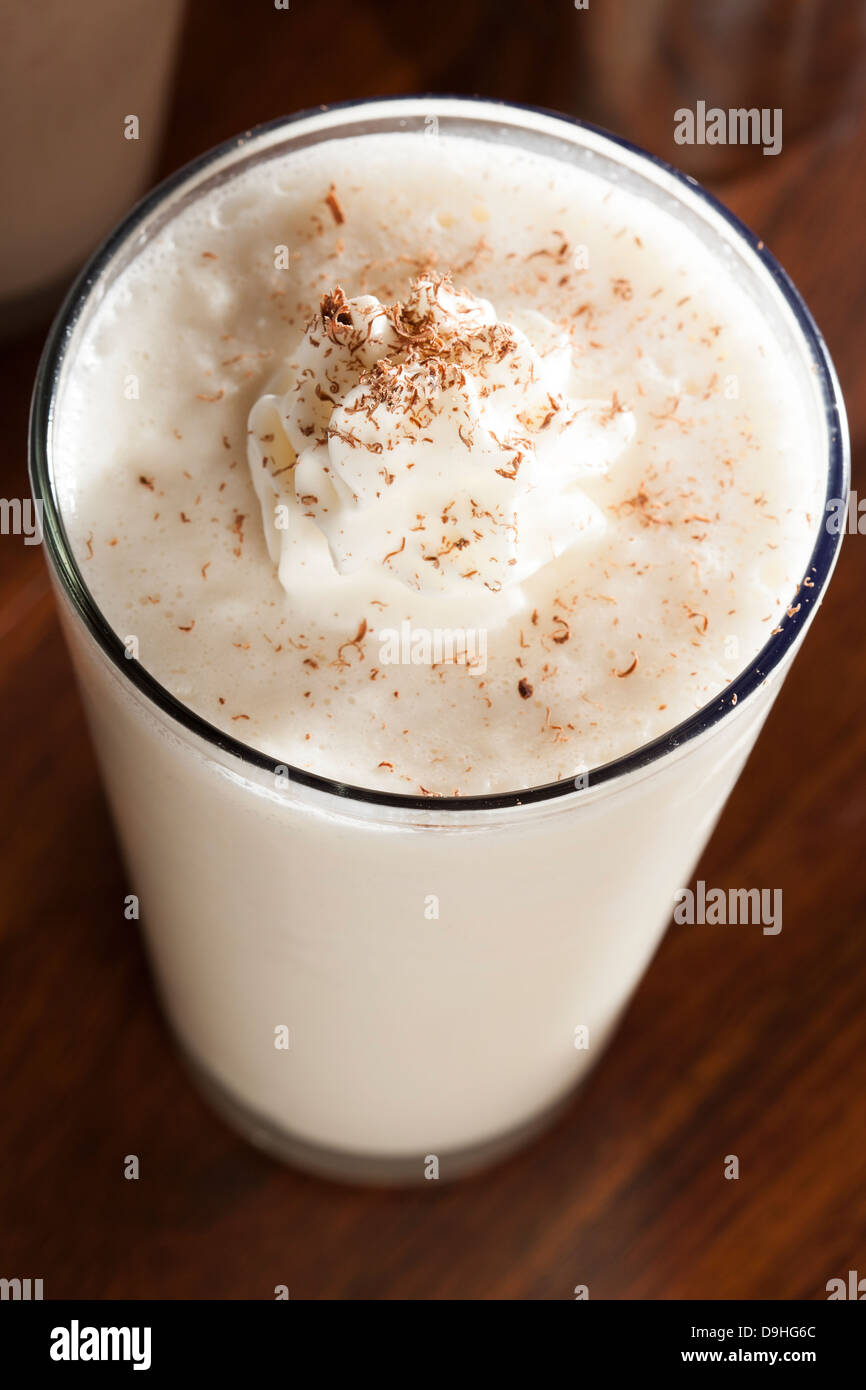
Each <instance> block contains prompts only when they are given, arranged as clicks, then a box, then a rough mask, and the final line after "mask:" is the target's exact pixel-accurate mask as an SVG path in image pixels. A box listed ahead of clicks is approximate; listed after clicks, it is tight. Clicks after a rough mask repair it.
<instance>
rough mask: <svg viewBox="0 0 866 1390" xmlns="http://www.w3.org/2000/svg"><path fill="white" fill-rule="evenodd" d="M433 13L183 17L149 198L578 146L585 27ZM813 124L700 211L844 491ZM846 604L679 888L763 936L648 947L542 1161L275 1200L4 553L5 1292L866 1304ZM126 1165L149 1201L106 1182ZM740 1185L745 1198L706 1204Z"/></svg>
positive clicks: (27, 588)
mask: <svg viewBox="0 0 866 1390" xmlns="http://www.w3.org/2000/svg"><path fill="white" fill-rule="evenodd" d="M419 8H422V9H423V8H426V7H419ZM449 15H450V19H449V25H448V28H447V32H443V30H442V28H441V27H440V26H434V28H433V32H432V33H429V34H428V37H427V40H426V41H425V42H423V43H421V33H420V29H419V27H418V20H417V19H416V18H414V17H413V7H411V6H406V5H404V4H399V5H398V4H396V3H395V4H386V5H378V6H374V5H371V4H370V5H368V4H364V3H360V0H353V3H348V2H346V3H344V2H343V0H329V3H328V4H307V5H302V4H300V3H298V4H297V5H296V4H294V3H293V4H292V8H291V10H290V11H289V13H288V14H284V13H277V12H276V11H274V10H273V9H272V8H271V7H269V6H268V5H267V4H265V3H261V4H257V5H254V6H253V5H243V4H240V3H237V4H230V3H227V2H226V0H220V3H207V4H205V3H201V4H196V5H194V6H193V9H192V12H191V16H190V20H189V24H188V27H187V32H186V38H185V43H184V48H183V53H182V57H181V61H180V66H179V74H178V77H179V80H178V87H177V95H176V99H175V103H174V109H173V114H172V118H171V121H170V129H169V134H168V138H167V143H166V148H165V153H164V157H163V161H162V167H163V172H167V171H169V170H170V169H172V168H175V167H176V166H177V165H178V164H180V163H182V162H183V161H185V160H186V159H188V158H190V157H191V156H193V155H195V154H197V153H199V152H200V151H201V150H202V149H203V148H205V147H206V146H209V145H212V144H214V143H215V142H216V141H218V140H220V139H222V138H224V137H227V136H229V135H231V134H233V133H235V132H236V131H238V130H240V129H243V128H245V127H247V126H249V125H251V124H254V123H256V122H258V121H261V120H265V119H269V118H272V117H274V116H277V115H280V114H283V113H284V112H286V111H288V110H291V109H294V108H298V107H303V106H311V105H314V104H316V103H318V102H320V101H321V102H324V101H331V100H338V99H345V98H347V97H352V96H362V95H368V94H375V93H386V92H400V91H411V90H425V89H426V90H454V89H464V90H466V89H468V90H471V89H481V90H483V91H485V92H488V93H491V94H495V95H499V96H507V97H513V98H515V99H518V100H525V101H532V102H536V103H538V104H540V105H557V104H559V105H567V106H569V109H571V110H572V111H573V112H574V113H575V114H581V105H580V99H579V93H576V92H572V91H571V90H570V88H569V83H568V76H569V71H570V69H569V66H568V64H569V61H570V59H569V57H568V53H567V52H564V51H563V50H564V49H565V44H564V41H563V40H562V28H561V26H562V25H563V24H564V23H565V22H566V20H567V21H568V22H569V23H571V22H575V23H578V24H580V23H588V22H592V21H591V11H590V14H589V15H575V14H573V13H571V11H570V7H569V6H568V5H566V4H563V5H561V6H558V7H553V9H552V10H550V9H547V8H545V7H540V8H539V7H536V6H532V7H530V6H527V7H526V8H525V10H524V9H523V8H522V7H520V6H513V5H512V6H508V5H503V4H501V3H497V4H495V5H490V4H484V3H475V0H469V3H464V4H462V5H460V6H456V7H453V10H449ZM539 15H541V16H542V18H539ZM521 26H522V27H521ZM428 28H429V25H428ZM558 36H559V37H558ZM419 45H420V46H419ZM575 61H576V60H575ZM660 61H661V58H660ZM821 114H822V113H820V112H818V113H817V115H816V119H815V120H814V121H813V122H812V124H811V125H810V126H809V127H808V128H807V129H805V130H800V131H798V132H797V137H796V139H795V140H794V141H793V142H792V143H791V144H790V145H787V144H786V147H785V149H784V151H783V153H782V154H781V155H780V156H779V157H778V158H777V159H774V160H766V159H765V160H761V159H759V160H758V161H757V162H754V161H753V162H752V163H751V164H750V165H749V166H748V167H746V168H745V169H744V170H743V171H742V172H741V173H740V174H739V175H738V176H737V177H736V178H734V179H733V180H732V181H728V182H727V183H726V184H725V187H724V196H725V198H726V199H727V201H728V202H729V203H730V204H731V206H732V207H733V208H734V209H735V211H737V212H738V213H739V214H740V215H741V216H743V217H744V218H745V219H746V220H747V221H748V222H749V223H751V224H752V225H753V226H755V227H756V229H759V230H760V231H761V232H762V234H763V235H764V236H765V237H766V240H767V241H768V243H769V244H770V246H771V247H772V248H773V250H774V251H775V252H776V253H777V255H778V256H779V258H780V259H781V261H782V262H783V264H784V265H785V266H786V267H787V268H788V270H789V271H790V272H791V273H792V275H793V276H794V278H795V280H796V281H797V283H798V284H799V286H800V287H801V289H802V290H803V292H804V294H805V295H806V298H807V300H808V301H809V303H810V305H811V307H812V309H813V311H814V313H815V314H816V317H817V319H818V321H819V323H820V324H821V326H822V328H823V329H824V332H825V334H826V336H827V339H828V342H829V346H830V349H831V352H832V353H833V354H834V356H835V360H836V363H837V366H838V368H839V372H840V375H841V379H842V384H843V388H844V391H845V395H846V398H847V401H848V406H849V411H850V418H851V428H852V435H853V440H854V445H855V486H856V485H857V479H858V473H859V468H860V457H859V455H860V445H861V443H862V440H863V436H864V431H866V354H864V350H863V331H862V326H863V322H864V319H866V265H864V256H863V231H862V229H863V226H864V223H866V180H864V175H863V172H862V171H863V167H864V161H866V121H864V119H863V115H862V112H859V111H857V109H856V107H855V108H852V109H850V110H844V111H840V110H838V109H835V108H834V109H832V110H831V109H829V102H828V109H827V111H826V112H825V113H824V116H825V119H820V117H821ZM625 133H626V134H628V135H630V136H631V137H632V138H634V139H636V140H640V139H641V130H640V129H639V128H637V129H629V130H626V131H625ZM85 176H86V177H97V176H98V175H97V174H96V173H94V171H90V172H89V173H86V174H83V177H85ZM40 339H41V332H40V331H37V332H34V333H33V334H32V335H31V336H29V337H26V338H24V339H18V340H17V341H15V342H13V343H11V344H8V345H6V347H5V348H4V350H3V351H2V354H0V441H2V456H0V468H2V479H0V488H2V494H3V495H4V496H6V497H14V496H21V495H23V491H24V488H25V483H24V472H23V470H24V434H25V420H26V412H27V401H28V394H29V389H30V384H31V380H32V376H33V373H34V370H35V366H36V360H37V355H38V351H39V347H40ZM863 485H864V484H863V483H862V478H861V486H863ZM864 592H866V537H859V536H858V537H850V538H849V539H848V541H847V543H846V545H845V547H844V548H843V553H842V558H841V561H840V564H839V568H838V571H837V574H836V577H835V579H834V581H833V584H832V586H831V590H830V594H829V597H828V599H827V601H826V604H825V606H824V608H823V610H822V612H821V614H820V615H819V617H818V620H817V621H816V623H815V626H814V628H813V630H812V632H811V634H810V637H809V639H808V641H807V643H806V645H805V648H804V651H803V653H802V654H801V656H800V657H799V658H798V660H797V663H796V666H795V668H794V670H793V672H792V674H791V676H790V677H789V679H788V681H787V684H786V687H785V689H784V691H783V693H782V696H781V698H780V699H779V701H778V704H777V706H776V708H775V709H774V711H773V714H772V716H771V718H770V720H769V723H768V726H767V729H766V732H765V734H764V735H763V737H762V739H761V741H760V744H759V746H758V748H757V750H756V752H755V754H754V756H753V757H752V759H751V762H750V763H749V765H748V767H747V769H746V772H745V774H744V775H743V777H742V779H741V781H740V783H739V785H738V787H737V789H736V791H735V792H734V795H733V797H732V799H731V801H730V804H729V806H728V809H727V811H726V813H725V816H724V818H723V820H722V822H721V824H720V826H719V829H718V830H717V832H716V834H715V836H714V838H713V840H712V843H711V844H710V846H709V848H708V849H707V851H706V854H705V856H704V859H703V862H702V864H701V866H700V869H699V875H700V876H701V877H703V878H705V879H706V880H707V881H708V882H710V883H712V884H719V885H737V884H742V883H764V882H771V883H773V884H781V885H783V888H784V902H785V920H784V929H783V932H782V934H781V936H780V937H778V938H775V939H772V938H764V937H762V936H760V934H757V933H753V932H749V931H743V930H738V929H734V930H733V931H732V930H731V929H727V931H726V929H725V928H717V929H712V928H705V929H699V930H695V929H691V930H690V929H688V928H672V929H671V930H670V932H669V933H668V936H667V937H666V939H665V941H664V943H663V945H662V947H661V949H660V951H659V953H658V956H657V957H656V959H655V961H654V963H653V964H652V967H651V969H650V970H649V973H648V974H647V976H646V978H645V979H644V981H643V983H642V985H641V987H640V989H639V991H638V994H637V996H636V998H635V1000H634V1002H633V1004H632V1006H631V1008H630V1010H629V1012H628V1014H627V1016H626V1018H625V1020H624V1022H623V1025H622V1027H621V1030H620V1032H619V1034H618V1036H617V1037H616V1039H615V1041H614V1043H613V1045H612V1046H611V1048H610V1050H609V1051H608V1052H607V1054H606V1055H605V1057H604V1058H603V1060H602V1061H601V1062H600V1064H599V1065H598V1067H597V1068H596V1070H595V1071H594V1072H593V1073H592V1075H591V1078H590V1080H589V1082H588V1083H587V1085H586V1087H585V1088H584V1090H583V1091H582V1092H581V1093H580V1095H579V1097H578V1098H577V1100H576V1101H575V1103H574V1105H573V1106H572V1107H571V1108H570V1109H569V1111H568V1112H567V1113H566V1114H565V1116H564V1117H563V1118H562V1119H561V1120H560V1122H559V1123H558V1125H557V1126H556V1127H555V1128H554V1129H553V1130H552V1131H551V1132H549V1133H548V1134H546V1135H545V1136H544V1137H543V1138H541V1139H540V1140H538V1141H537V1142H536V1143H534V1144H533V1145H532V1146H531V1147H530V1148H528V1149H527V1150H526V1151H524V1152H523V1153H522V1154H520V1155H519V1156H518V1157H516V1158H514V1159H513V1160H511V1161H509V1162H508V1163H506V1164H505V1165H503V1166H501V1167H499V1168H497V1169H495V1170H493V1171H491V1172H488V1173H485V1174H483V1175H481V1176H479V1177H477V1178H475V1179H472V1180H470V1181H467V1182H464V1183H463V1184H461V1185H457V1186H455V1187H453V1188H449V1187H446V1186H442V1187H440V1186H438V1185H437V1184H435V1183H430V1184H426V1185H425V1186H424V1187H423V1188H422V1189H421V1190H418V1191H417V1192H408V1193H407V1192H376V1191H363V1190H358V1189H351V1188H341V1187H338V1186H335V1185H330V1184H327V1183H322V1182H318V1181H315V1180H313V1179H311V1178H307V1177H304V1176H301V1175H298V1174H296V1173H294V1172H292V1171H289V1170H287V1169H283V1168H280V1167H278V1166H277V1165H276V1164H274V1163H272V1162H271V1161H269V1160H268V1159H266V1158H264V1157H262V1156H260V1155H259V1154H257V1153H256V1152H254V1151H253V1150H252V1149H250V1148H248V1147H247V1146H246V1145H245V1144H244V1143H243V1142H242V1141H241V1140H240V1139H238V1138H236V1137H235V1135H234V1134H232V1133H231V1132H229V1131H228V1130H227V1129H226V1128H225V1127H224V1126H223V1125H222V1124H221V1123H220V1121H218V1120H217V1119H216V1118H215V1117H214V1116H213V1115H212V1113H211V1112H210V1111H209V1110H208V1109H207V1107H206V1106H205V1104H204V1103H203V1102H202V1101H201V1100H200V1099H199V1097H198V1095H197V1093H196V1092H195V1091H194V1090H193V1088H192V1086H191V1085H190V1083H189V1081H188V1080H187V1077H186V1075H185V1074H184V1072H183V1070H182V1066H181V1063H180V1062H179V1060H178V1057H177V1055H176V1053H175V1051H174V1049H173V1047H172V1045H171V1043H170V1040H169V1038H168V1036H167V1033H166V1029H165V1026H164V1024H163V1023H162V1021H161V1018H160V1015H159V1012H158V1009H157V1006H156V1002H155V999H154V995H153V991H152V987H151V984H150V980H149V977H148V974H147V971H146V966H145V961H144V958H143V953H142V948H141V944H140V941H139V938H138V936H137V933H136V929H135V926H134V924H131V923H128V922H126V921H125V920H124V917H123V912H122V903H123V896H124V894H125V892H126V891H127V883H126V879H125V875H124V871H123V868H122V866H121V863H120V861H119V858H118V855H117V851H116V846H115V842H114V838H113V833H112V829H111V825H110V822H109V819H108V815H107V812H106V808H105V804H104V801H103V797H102V793H101V791H100V787H99V782H98V779H97V773H96V768H95V765H94V760H93V756H92V753H91V750H90V746H89V744H88V740H87V734H86V731H85V727H84V723H83V718H82V713H81V707H80V704H79V700H78V696H77V694H76V690H75V687H74V684H73V680H72V676H71V672H70V668H69V665H68V661H67V658H66V655H65V652H64V649H63V647H62V644H61V639H60V635H59V631H58V626H57V622H56V619H55V616H54V609H53V605H52V600H51V596H50V593H49V589H48V581H47V578H46V574H45V570H44V567H43V560H42V556H41V554H40V553H39V550H38V548H37V547H32V548H25V547H24V546H23V545H22V544H21V542H20V541H18V540H14V539H12V538H8V537H4V538H2V539H0V641H2V654H3V658H2V673H0V709H2V715H3V739H2V745H0V747H2V763H3V787H4V792H3V806H2V832H3V833H2V839H0V870H2V883H3V903H2V922H0V970H2V976H0V1018H2V1030H0V1069H2V1078H3V1081H2V1086H3V1092H2V1117H3V1118H2V1132H3V1161H2V1174H0V1274H2V1275H7V1276H12V1275H19V1276H22V1277H23V1276H28V1275H29V1276H31V1277H42V1278H43V1279H44V1281H45V1294H46V1297H63V1296H66V1297H84V1298H100V1299H104V1298H116V1297H132V1298H143V1297H154V1296H156V1297H166V1298H193V1297H206V1298H268V1297H272V1295H273V1288H274V1285H275V1284H277V1283H285V1284H288V1286H289V1288H290V1290H291V1295H292V1297H293V1298H300V1297H307V1298H339V1299H357V1298H375V1299H392V1298H405V1299H443V1298H454V1299H509V1298H513V1299H567V1298H569V1297H570V1296H572V1290H573V1288H574V1286H575V1285H576V1284H578V1283H585V1284H587V1285H588V1286H589V1288H590V1293H591V1296H592V1297H593V1298H604V1297H608V1298H620V1299H623V1298H651V1299H659V1298H673V1299H677V1298H685V1297H698V1298H719V1297H720V1298H729V1297H735V1296H744V1297H751V1298H771V1297H780V1298H794V1299H800V1298H807V1299H808V1298H821V1297H824V1296H825V1292H824V1290H825V1285H826V1282H827V1280H828V1279H829V1278H831V1277H833V1276H835V1275H839V1274H845V1273H846V1271H847V1270H849V1269H859V1270H860V1272H861V1274H866V1181H864V1178H866V1121H864V1101H863V1097H864V1095H866V1026H864V1002H866V933H864V930H863V919H864V904H866V856H864V854H863V839H864V829H866V721H864V717H863V690H864V688H866V648H864V623H863V595H864ZM127 1153H136V1154H138V1155H139V1156H140V1159H141V1180H140V1181H138V1182H126V1181H124V1179H123V1176H122V1163H123V1156H124V1155H125V1154H127ZM729 1153H736V1154H738V1155H739V1157H740V1163H741V1177H740V1180H739V1181H738V1182H726V1181H724V1180H723V1177H722V1171H723V1160H724V1156H725V1155H726V1154H729Z"/></svg>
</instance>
